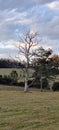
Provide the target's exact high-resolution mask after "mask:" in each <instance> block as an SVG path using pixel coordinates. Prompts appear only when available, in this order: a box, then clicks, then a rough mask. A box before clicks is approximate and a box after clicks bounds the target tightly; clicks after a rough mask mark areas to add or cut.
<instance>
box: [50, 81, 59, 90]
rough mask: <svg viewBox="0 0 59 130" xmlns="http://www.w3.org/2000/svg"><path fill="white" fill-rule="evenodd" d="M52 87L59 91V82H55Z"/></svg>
mask: <svg viewBox="0 0 59 130" xmlns="http://www.w3.org/2000/svg"><path fill="white" fill-rule="evenodd" d="M52 89H53V91H59V82H54V84H53V86H52Z"/></svg>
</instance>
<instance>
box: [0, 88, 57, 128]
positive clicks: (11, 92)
mask: <svg viewBox="0 0 59 130" xmlns="http://www.w3.org/2000/svg"><path fill="white" fill-rule="evenodd" d="M0 130H59V92H52V91H45V92H40V91H39V90H38V89H30V91H29V92H28V93H24V92H23V88H22V89H21V88H20V87H10V86H0Z"/></svg>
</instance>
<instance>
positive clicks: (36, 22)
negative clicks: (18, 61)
mask: <svg viewBox="0 0 59 130" xmlns="http://www.w3.org/2000/svg"><path fill="white" fill-rule="evenodd" d="M28 29H32V30H37V31H38V32H39V34H40V38H41V39H42V40H41V43H40V45H42V46H43V47H47V48H52V50H53V51H54V53H56V54H59V0H0V58H4V57H9V56H10V55H12V56H15V55H16V54H17V52H18V50H17V49H16V48H17V47H15V46H16V45H17V44H18V42H17V40H18V34H19V33H20V35H21V34H22V33H24V32H26V31H27V30H28Z"/></svg>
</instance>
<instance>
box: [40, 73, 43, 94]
mask: <svg viewBox="0 0 59 130" xmlns="http://www.w3.org/2000/svg"><path fill="white" fill-rule="evenodd" d="M40 85H41V92H42V89H43V86H42V85H43V83H42V71H41V79H40Z"/></svg>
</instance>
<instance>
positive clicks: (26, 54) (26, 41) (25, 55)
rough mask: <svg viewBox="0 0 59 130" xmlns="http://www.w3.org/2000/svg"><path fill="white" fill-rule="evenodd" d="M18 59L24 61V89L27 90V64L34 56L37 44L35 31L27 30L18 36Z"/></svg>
mask: <svg viewBox="0 0 59 130" xmlns="http://www.w3.org/2000/svg"><path fill="white" fill-rule="evenodd" d="M19 38H20V40H19V56H22V57H20V58H19V59H23V61H24V63H25V64H24V66H25V67H24V70H23V71H24V72H25V87H24V91H25V92H27V91H28V88H29V85H28V79H29V71H28V69H29V64H30V62H31V60H32V58H33V57H34V52H35V49H36V47H37V45H38V42H37V32H32V31H28V32H27V33H26V34H25V35H23V36H22V37H19Z"/></svg>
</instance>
